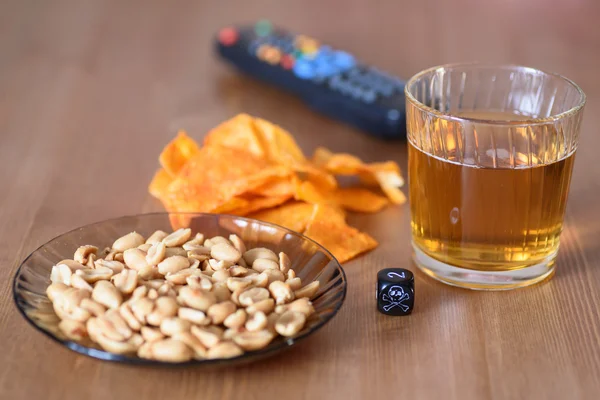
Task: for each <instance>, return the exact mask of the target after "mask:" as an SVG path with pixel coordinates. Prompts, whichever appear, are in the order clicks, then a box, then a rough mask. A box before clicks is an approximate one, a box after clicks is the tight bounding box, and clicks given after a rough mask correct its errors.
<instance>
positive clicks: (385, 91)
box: [378, 85, 396, 96]
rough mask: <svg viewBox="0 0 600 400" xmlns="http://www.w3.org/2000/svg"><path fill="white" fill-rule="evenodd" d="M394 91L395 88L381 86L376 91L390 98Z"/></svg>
mask: <svg viewBox="0 0 600 400" xmlns="http://www.w3.org/2000/svg"><path fill="white" fill-rule="evenodd" d="M394 89H396V88H395V87H394V86H392V85H383V86H380V87H379V88H378V91H379V93H381V94H382V95H384V96H390V95H391V94H392V93H394Z"/></svg>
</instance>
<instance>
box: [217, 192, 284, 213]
mask: <svg viewBox="0 0 600 400" xmlns="http://www.w3.org/2000/svg"><path fill="white" fill-rule="evenodd" d="M291 198H292V195H284V196H271V197H263V196H254V197H248V198H245V199H242V200H244V201H245V204H244V205H241V206H239V207H237V208H234V209H231V210H228V211H227V213H228V214H234V215H242V216H243V215H248V214H250V213H252V212H256V211H260V210H263V209H265V208H271V207H275V206H278V205H281V204H283V203H285V202H286V201H288V200H289V199H291ZM214 212H223V211H214Z"/></svg>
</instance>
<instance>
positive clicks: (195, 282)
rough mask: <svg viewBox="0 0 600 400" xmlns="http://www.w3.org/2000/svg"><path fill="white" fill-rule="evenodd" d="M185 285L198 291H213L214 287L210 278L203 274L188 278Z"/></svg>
mask: <svg viewBox="0 0 600 400" xmlns="http://www.w3.org/2000/svg"><path fill="white" fill-rule="evenodd" d="M184 271H185V270H184ZM185 283H186V284H187V285H188V286H190V287H192V288H196V289H204V290H211V289H212V287H213V284H212V281H211V279H210V277H208V276H206V275H204V274H202V273H200V274H197V275H192V276H188V277H187V278H186V279H185Z"/></svg>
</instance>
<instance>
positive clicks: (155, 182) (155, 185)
mask: <svg viewBox="0 0 600 400" xmlns="http://www.w3.org/2000/svg"><path fill="white" fill-rule="evenodd" d="M172 181H173V178H172V177H171V176H170V175H169V174H168V173H167V171H165V170H164V169H163V168H160V169H159V170H158V171H156V173H155V174H154V178H152V182H150V185H148V191H149V192H150V194H151V195H152V196H154V197H156V198H157V199H160V198H161V197H162V196H163V195H164V194H165V192H166V191H167V187H168V186H169V184H170V183H171V182H172Z"/></svg>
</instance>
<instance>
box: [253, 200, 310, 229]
mask: <svg viewBox="0 0 600 400" xmlns="http://www.w3.org/2000/svg"><path fill="white" fill-rule="evenodd" d="M314 208H315V206H314V205H313V204H308V203H304V202H300V201H291V202H289V203H286V204H284V205H282V206H279V207H276V208H270V209H268V210H262V211H259V212H256V213H252V214H250V215H249V217H251V218H255V219H258V220H261V221H266V222H271V223H273V224H277V225H281V226H284V227H286V228H288V229H291V230H293V231H296V232H303V231H304V229H305V228H306V225H307V224H308V221H309V220H310V218H311V217H312V214H313V211H314Z"/></svg>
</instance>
